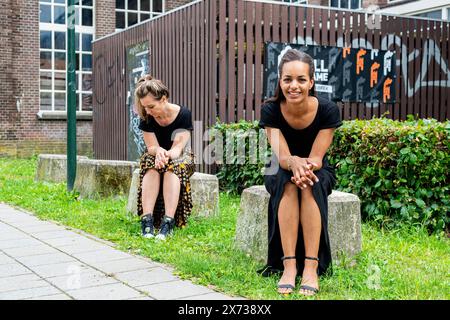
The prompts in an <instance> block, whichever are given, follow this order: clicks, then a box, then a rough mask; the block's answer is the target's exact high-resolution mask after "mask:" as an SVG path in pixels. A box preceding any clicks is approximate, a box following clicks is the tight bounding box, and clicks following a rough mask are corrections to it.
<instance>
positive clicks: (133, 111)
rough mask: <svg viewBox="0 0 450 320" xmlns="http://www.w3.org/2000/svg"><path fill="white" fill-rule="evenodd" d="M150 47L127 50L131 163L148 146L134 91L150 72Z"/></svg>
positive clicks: (144, 45)
mask: <svg viewBox="0 0 450 320" xmlns="http://www.w3.org/2000/svg"><path fill="white" fill-rule="evenodd" d="M148 57H149V45H148V42H141V43H138V44H136V45H133V46H130V47H128V48H127V71H128V72H127V74H128V92H127V106H128V115H129V117H128V121H129V122H128V148H127V150H128V152H127V153H128V155H127V158H128V160H130V161H136V160H137V159H139V157H140V156H141V154H143V153H144V151H145V149H146V146H145V142H144V139H143V137H142V131H141V130H140V129H139V123H140V118H139V115H138V112H137V108H136V104H135V101H134V89H135V88H136V83H137V82H138V80H139V78H140V77H142V76H143V75H145V74H147V73H149V72H150V67H149V58H148Z"/></svg>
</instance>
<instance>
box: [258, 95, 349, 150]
mask: <svg viewBox="0 0 450 320" xmlns="http://www.w3.org/2000/svg"><path fill="white" fill-rule="evenodd" d="M317 99H318V101H319V107H318V109H317V113H316V116H315V118H314V120H313V122H312V123H311V124H310V125H309V126H308V127H306V128H304V129H294V128H292V127H291V126H290V125H289V124H288V123H287V121H286V120H285V119H284V117H283V114H282V113H281V108H280V104H279V103H277V102H269V103H266V104H264V105H263V106H262V107H261V120H260V121H259V126H260V127H262V128H265V127H270V128H278V129H280V130H281V133H282V134H283V136H284V138H285V139H286V142H287V144H288V146H289V150H290V152H291V154H292V155H296V156H299V157H302V158H306V157H309V154H310V152H311V149H312V146H313V143H314V140H315V139H316V136H317V134H318V133H319V131H320V130H322V129H329V128H337V127H339V126H341V125H342V121H341V114H340V112H339V108H338V106H337V105H336V104H335V103H334V102H332V101H328V100H326V99H323V98H320V97H317Z"/></svg>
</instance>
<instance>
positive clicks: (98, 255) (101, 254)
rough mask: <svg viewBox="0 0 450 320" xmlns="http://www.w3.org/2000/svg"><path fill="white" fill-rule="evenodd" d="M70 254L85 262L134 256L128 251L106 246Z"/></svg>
mask: <svg viewBox="0 0 450 320" xmlns="http://www.w3.org/2000/svg"><path fill="white" fill-rule="evenodd" d="M72 255H73V256H74V257H76V258H77V259H78V260H80V261H82V262H84V263H86V264H91V263H95V262H107V261H114V260H121V259H130V258H134V257H133V256H132V255H130V254H128V253H125V252H122V251H118V250H116V249H113V248H109V247H106V246H104V247H103V249H102V250H97V251H92V252H81V253H74V254H72Z"/></svg>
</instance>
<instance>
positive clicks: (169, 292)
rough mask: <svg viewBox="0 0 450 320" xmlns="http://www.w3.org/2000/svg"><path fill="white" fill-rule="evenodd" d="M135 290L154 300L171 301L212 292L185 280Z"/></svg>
mask: <svg viewBox="0 0 450 320" xmlns="http://www.w3.org/2000/svg"><path fill="white" fill-rule="evenodd" d="M136 288H138V289H139V290H142V291H144V292H146V293H148V295H149V296H150V297H152V298H154V299H156V300H173V299H179V298H185V297H192V296H196V295H201V294H205V293H211V292H213V291H212V290H210V289H208V288H206V287H203V286H199V285H196V284H193V283H191V282H189V281H185V280H178V281H171V282H163V283H158V284H152V285H148V286H142V287H141V286H139V287H136Z"/></svg>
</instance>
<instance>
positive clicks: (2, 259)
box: [0, 252, 16, 265]
mask: <svg viewBox="0 0 450 320" xmlns="http://www.w3.org/2000/svg"><path fill="white" fill-rule="evenodd" d="M11 263H16V261H15V260H14V259H11V258H10V257H8V256H7V255H6V254H4V253H2V252H0V265H4V264H11Z"/></svg>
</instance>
